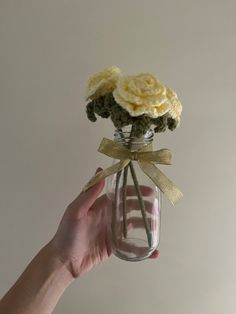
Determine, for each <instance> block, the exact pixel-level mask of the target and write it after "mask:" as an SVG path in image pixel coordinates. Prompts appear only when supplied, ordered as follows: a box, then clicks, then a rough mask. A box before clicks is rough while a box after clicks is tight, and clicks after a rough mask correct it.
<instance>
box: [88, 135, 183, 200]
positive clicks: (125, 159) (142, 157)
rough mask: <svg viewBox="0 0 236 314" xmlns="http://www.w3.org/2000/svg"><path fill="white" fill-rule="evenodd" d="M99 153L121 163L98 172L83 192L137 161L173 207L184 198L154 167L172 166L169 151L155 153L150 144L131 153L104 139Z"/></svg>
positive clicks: (161, 150) (119, 145)
mask: <svg viewBox="0 0 236 314" xmlns="http://www.w3.org/2000/svg"><path fill="white" fill-rule="evenodd" d="M149 149H150V150H149ZM98 151H99V152H100V153H102V154H105V155H107V156H109V157H111V158H114V159H119V160H120V162H118V163H116V164H115V165H113V166H111V167H109V168H107V169H105V170H102V171H100V172H98V173H97V174H96V175H95V176H94V177H92V179H91V180H90V181H89V182H88V183H87V184H86V185H85V187H84V188H83V191H86V190H87V189H88V188H89V187H91V186H93V185H94V184H96V183H97V182H99V181H100V180H102V179H104V178H106V177H107V176H110V175H112V174H114V173H117V172H119V171H121V170H122V169H124V168H125V167H126V166H127V165H128V164H129V163H130V161H131V160H135V161H138V164H139V166H140V168H141V169H142V171H143V172H144V173H145V174H146V175H147V176H148V177H149V178H150V179H151V180H152V181H153V182H154V184H155V185H156V186H157V187H158V188H159V189H160V190H161V191H162V192H163V193H164V194H165V195H166V197H167V198H168V199H169V200H170V202H171V203H172V204H173V205H174V204H175V203H176V202H177V201H178V200H179V199H180V198H181V197H182V196H183V194H182V192H181V191H180V190H179V189H178V188H177V187H176V186H175V184H174V183H173V182H172V181H171V180H170V179H168V178H167V176H166V175H165V174H164V173H163V172H161V171H160V170H159V169H158V168H157V167H156V166H155V165H154V163H157V164H163V165H170V164H171V158H172V154H171V151H170V150H169V149H160V150H157V151H153V150H152V144H148V145H146V146H143V147H142V148H141V149H139V150H137V151H130V150H129V149H128V148H126V147H124V146H123V145H121V144H119V143H116V142H114V141H112V140H109V139H107V138H103V139H102V141H101V143H100V145H99V148H98Z"/></svg>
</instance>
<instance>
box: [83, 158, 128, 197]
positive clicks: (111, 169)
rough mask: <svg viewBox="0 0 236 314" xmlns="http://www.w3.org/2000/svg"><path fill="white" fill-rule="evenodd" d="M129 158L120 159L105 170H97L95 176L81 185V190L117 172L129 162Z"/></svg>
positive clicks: (85, 189)
mask: <svg viewBox="0 0 236 314" xmlns="http://www.w3.org/2000/svg"><path fill="white" fill-rule="evenodd" d="M129 162H130V160H129V159H124V160H121V161H120V162H118V163H116V164H114V165H112V166H111V167H109V168H107V169H105V170H101V171H99V172H98V173H97V174H96V175H95V176H93V177H92V178H91V179H90V180H89V182H88V183H87V184H86V185H85V186H84V187H83V189H82V191H83V192H85V191H87V190H88V189H89V188H90V187H92V186H93V185H95V184H96V183H98V182H99V181H101V180H102V179H104V178H106V177H108V176H110V175H112V174H114V173H117V172H119V171H120V170H122V169H123V168H125V166H127V165H128V164H129Z"/></svg>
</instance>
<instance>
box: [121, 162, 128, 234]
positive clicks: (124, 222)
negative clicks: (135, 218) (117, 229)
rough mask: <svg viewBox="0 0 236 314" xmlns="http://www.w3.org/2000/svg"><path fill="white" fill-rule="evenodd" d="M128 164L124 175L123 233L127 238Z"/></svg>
mask: <svg viewBox="0 0 236 314" xmlns="http://www.w3.org/2000/svg"><path fill="white" fill-rule="evenodd" d="M128 170H129V168H128V165H127V166H126V167H125V169H124V175H123V190H122V192H123V203H122V204H123V235H124V237H125V238H127V215H126V194H127V176H128Z"/></svg>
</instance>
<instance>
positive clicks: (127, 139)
mask: <svg viewBox="0 0 236 314" xmlns="http://www.w3.org/2000/svg"><path fill="white" fill-rule="evenodd" d="M114 138H115V141H116V142H119V143H122V144H130V143H135V144H136V145H139V144H140V145H142V144H149V143H151V142H152V141H153V138H154V132H153V130H152V129H151V128H150V129H149V130H148V131H147V132H146V133H145V134H144V135H143V136H141V137H135V136H131V127H130V128H123V129H116V130H115V133H114Z"/></svg>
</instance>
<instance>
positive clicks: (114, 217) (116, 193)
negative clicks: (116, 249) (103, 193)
mask: <svg viewBox="0 0 236 314" xmlns="http://www.w3.org/2000/svg"><path fill="white" fill-rule="evenodd" d="M121 173H122V170H121V171H119V172H117V174H116V183H115V184H116V185H115V199H114V202H113V206H112V220H111V230H112V237H113V241H114V243H115V245H116V244H117V238H116V210H117V206H118V202H117V201H118V188H119V182H120V176H121Z"/></svg>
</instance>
